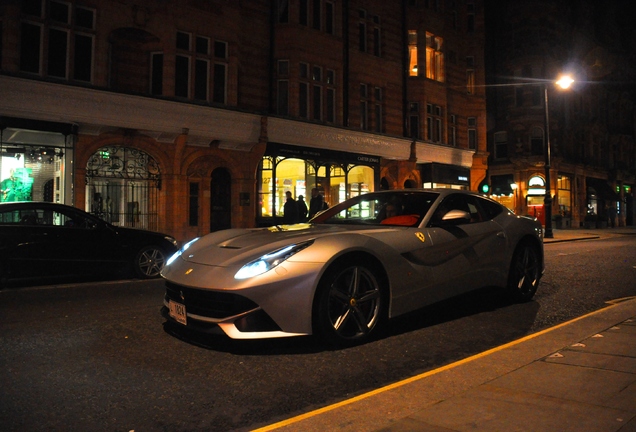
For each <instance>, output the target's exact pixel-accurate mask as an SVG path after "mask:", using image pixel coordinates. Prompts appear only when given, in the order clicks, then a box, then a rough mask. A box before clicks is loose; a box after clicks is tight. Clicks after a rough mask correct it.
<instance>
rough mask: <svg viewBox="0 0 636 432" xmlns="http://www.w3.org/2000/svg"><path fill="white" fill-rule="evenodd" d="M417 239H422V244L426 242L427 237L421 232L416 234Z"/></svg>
mask: <svg viewBox="0 0 636 432" xmlns="http://www.w3.org/2000/svg"><path fill="white" fill-rule="evenodd" d="M415 237H417V238H418V239H420V241H421V242H422V243H424V240H426V237H425V236H424V233H421V232H416V233H415Z"/></svg>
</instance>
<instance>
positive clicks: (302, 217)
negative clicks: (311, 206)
mask: <svg viewBox="0 0 636 432" xmlns="http://www.w3.org/2000/svg"><path fill="white" fill-rule="evenodd" d="M296 204H297V205H298V222H307V203H306V202H305V197H304V196H302V195H298V201H296Z"/></svg>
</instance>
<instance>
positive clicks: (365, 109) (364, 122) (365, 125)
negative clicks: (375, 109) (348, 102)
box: [360, 84, 369, 130]
mask: <svg viewBox="0 0 636 432" xmlns="http://www.w3.org/2000/svg"><path fill="white" fill-rule="evenodd" d="M360 129H362V130H368V129H369V92H368V89H367V85H366V84H360Z"/></svg>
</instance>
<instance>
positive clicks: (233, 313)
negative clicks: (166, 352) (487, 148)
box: [162, 189, 544, 345]
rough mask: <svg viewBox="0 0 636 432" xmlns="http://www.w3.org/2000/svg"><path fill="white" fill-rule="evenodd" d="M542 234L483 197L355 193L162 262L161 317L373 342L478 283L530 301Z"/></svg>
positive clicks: (236, 329) (213, 239)
mask: <svg viewBox="0 0 636 432" xmlns="http://www.w3.org/2000/svg"><path fill="white" fill-rule="evenodd" d="M542 236H543V231H542V227H541V224H540V223H539V222H538V221H537V220H536V219H531V218H528V217H525V216H517V215H515V214H513V213H512V212H511V211H509V210H508V209H506V208H505V207H503V206H502V205H500V204H498V203H497V202H495V201H492V200H490V199H488V198H485V197H483V196H480V195H478V194H475V193H471V192H463V191H457V190H452V189H430V190H416V189H408V190H399V191H398V190H392V191H382V192H375V193H369V194H365V195H360V196H357V197H354V198H351V199H349V200H347V201H344V202H342V203H340V204H338V205H336V206H334V207H332V208H330V209H328V210H326V211H324V212H322V213H320V214H318V215H317V216H315V217H314V218H313V219H312V220H311V221H309V223H304V224H295V225H277V226H272V227H269V228H257V229H228V230H225V231H219V232H215V233H212V234H208V235H206V236H204V237H201V238H197V239H194V240H192V241H190V242H189V243H187V244H186V245H184V247H183V248H182V249H181V250H180V251H179V252H177V253H176V254H175V255H174V256H173V257H171V259H170V260H168V263H167V264H166V266H165V268H164V270H163V272H162V275H163V277H164V278H165V280H166V287H167V289H166V296H165V300H164V308H162V313H163V315H164V316H165V317H166V318H167V319H168V320H169V321H172V322H175V323H178V324H179V325H182V326H187V327H189V328H192V329H196V330H200V331H205V332H213V331H218V329H220V330H222V331H223V332H224V333H225V334H226V335H227V336H229V337H230V338H234V339H258V338H271V337H282V336H296V335H310V334H316V335H319V336H320V337H322V338H323V339H325V340H327V341H329V342H333V343H336V344H338V345H353V344H357V343H361V342H363V341H367V340H369V339H370V338H373V337H374V336H375V335H376V334H377V333H378V332H379V331H380V330H381V329H382V327H383V326H384V324H385V323H386V320H387V319H389V318H391V317H395V316H398V315H401V314H404V313H407V312H411V311H414V310H417V309H419V308H422V307H423V306H426V305H429V304H431V303H434V302H438V301H440V300H443V299H447V298H449V297H452V296H455V295H458V294H461V293H465V292H467V291H470V290H475V289H477V288H480V287H484V286H499V287H504V288H506V290H505V291H506V292H507V293H508V294H510V295H511V296H512V297H513V298H514V299H515V300H517V301H528V300H530V299H531V298H532V296H533V295H534V293H535V291H536V290H537V286H538V284H539V279H540V278H541V276H542V274H543V271H544V260H543V238H542Z"/></svg>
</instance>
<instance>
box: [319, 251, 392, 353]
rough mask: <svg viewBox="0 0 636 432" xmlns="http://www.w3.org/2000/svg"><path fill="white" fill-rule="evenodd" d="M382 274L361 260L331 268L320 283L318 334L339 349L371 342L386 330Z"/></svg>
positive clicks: (386, 302) (385, 302) (385, 307)
mask: <svg viewBox="0 0 636 432" xmlns="http://www.w3.org/2000/svg"><path fill="white" fill-rule="evenodd" d="M381 280H382V279H381V278H380V277H378V274H377V273H376V272H375V271H374V270H372V269H371V268H370V267H368V266H367V265H365V264H363V263H362V262H361V261H357V260H356V261H348V262H345V263H341V264H336V265H335V266H334V267H331V268H329V269H328V270H327V272H326V273H325V276H323V279H322V280H321V282H320V285H319V288H318V293H317V297H316V303H315V307H314V314H313V324H314V333H315V334H317V335H318V336H319V337H320V338H322V339H323V340H324V341H325V342H327V343H329V344H331V345H336V346H353V345H358V344H361V343H364V342H368V341H369V340H371V339H372V338H374V337H376V336H377V335H378V334H379V333H380V331H381V330H382V329H383V328H384V326H385V322H386V317H387V313H386V310H387V305H388V296H387V295H386V293H385V292H384V290H383V288H382V285H381Z"/></svg>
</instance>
